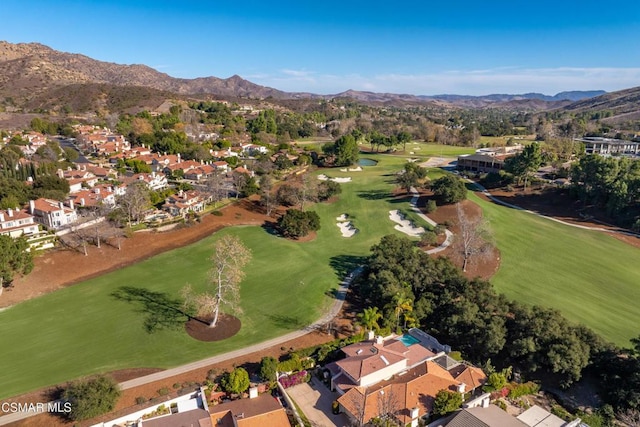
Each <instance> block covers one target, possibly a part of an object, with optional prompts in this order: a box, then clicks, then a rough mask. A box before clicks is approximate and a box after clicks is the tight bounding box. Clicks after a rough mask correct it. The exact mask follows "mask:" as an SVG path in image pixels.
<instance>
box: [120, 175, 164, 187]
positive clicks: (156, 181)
mask: <svg viewBox="0 0 640 427" xmlns="http://www.w3.org/2000/svg"><path fill="white" fill-rule="evenodd" d="M121 179H122V181H123V182H124V183H125V184H127V185H129V184H133V183H134V182H144V183H145V184H147V187H148V188H149V190H154V191H157V190H164V189H165V188H167V187H168V186H169V183H168V182H167V176H166V175H164V174H161V173H155V172H151V173H137V174H134V175H131V176H126V177H122V178H121Z"/></svg>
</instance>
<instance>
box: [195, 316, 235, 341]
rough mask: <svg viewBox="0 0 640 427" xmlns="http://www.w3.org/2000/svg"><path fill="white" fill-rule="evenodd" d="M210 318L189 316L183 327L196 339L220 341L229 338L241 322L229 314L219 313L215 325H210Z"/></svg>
mask: <svg viewBox="0 0 640 427" xmlns="http://www.w3.org/2000/svg"><path fill="white" fill-rule="evenodd" d="M209 323H211V318H209V319H202V320H200V319H195V318H191V319H189V320H188V321H187V322H186V323H185V324H184V329H185V330H186V331H187V333H188V334H189V335H190V336H191V337H192V338H195V339H197V340H198V341H207V342H211V341H221V340H224V339H227V338H231V337H232V336H234V335H235V334H237V333H238V331H239V330H240V326H241V325H242V323H241V322H240V319H238V318H237V317H235V316H231V315H229V314H221V315H220V317H218V322H217V323H216V326H215V327H213V328H212V327H210V326H209Z"/></svg>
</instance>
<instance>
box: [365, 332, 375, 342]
mask: <svg viewBox="0 0 640 427" xmlns="http://www.w3.org/2000/svg"><path fill="white" fill-rule="evenodd" d="M375 337H376V334H375V332H373V331H369V332H367V340H369V341H373V340H374V339H375Z"/></svg>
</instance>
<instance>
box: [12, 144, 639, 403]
mask: <svg viewBox="0 0 640 427" xmlns="http://www.w3.org/2000/svg"><path fill="white" fill-rule="evenodd" d="M439 147H440V146H438V148H439ZM453 148H455V147H453ZM421 154H424V151H423V153H421ZM363 157H367V158H371V159H375V160H378V161H379V163H378V165H377V166H371V167H365V168H364V170H363V171H362V172H340V171H339V170H337V169H336V170H330V171H326V170H322V171H318V172H317V173H325V174H328V175H330V176H333V177H338V176H343V177H344V176H350V177H351V178H352V182H349V183H345V184H342V189H343V192H342V194H341V195H340V198H339V200H338V201H337V202H335V203H331V204H328V203H321V204H318V205H316V206H315V207H313V209H314V210H316V211H317V212H318V214H319V215H320V217H321V225H322V228H321V230H320V231H319V232H318V234H317V237H316V239H315V240H313V241H311V242H306V243H298V242H291V241H288V240H285V239H282V238H280V237H277V236H274V235H271V234H269V233H268V232H267V231H266V230H265V229H263V228H261V227H235V228H232V229H226V230H223V231H222V232H220V233H216V234H215V235H213V236H210V237H208V238H205V239H203V240H201V241H200V242H197V243H195V244H192V245H190V246H187V247H184V248H181V249H177V250H175V251H171V252H168V253H165V254H162V255H159V256H156V257H154V258H151V259H149V260H147V261H144V262H141V263H139V264H136V265H133V266H130V267H127V268H124V269H121V270H118V271H116V272H113V273H110V274H107V275H104V276H102V277H99V278H96V279H92V280H90V281H87V282H84V283H82V284H78V285H76V286H72V287H69V288H65V289H62V290H59V291H57V292H55V293H52V294H49V295H45V296H42V297H40V298H36V299H33V300H30V301H26V302H24V303H21V304H18V305H17V306H14V307H12V308H9V309H7V310H5V311H2V312H0V343H2V345H0V358H1V359H2V360H4V361H5V362H6V363H7V364H8V365H7V366H8V368H7V369H3V370H2V371H0V384H1V385H2V387H1V388H0V399H1V398H6V397H9V396H14V395H17V394H20V393H23V392H27V391H30V390H34V389H37V388H40V387H44V386H48V385H52V384H57V383H61V382H64V381H67V380H71V379H74V378H78V377H81V376H84V375H88V374H92V373H97V372H109V371H113V370H116V369H123V368H132V367H160V368H168V367H172V366H177V365H180V364H183V363H187V362H191V361H194V360H198V359H202V358H205V357H208V356H212V355H215V354H219V353H223V352H226V351H230V350H233V349H237V348H241V347H244V346H247V345H250V344H254V343H257V342H260V341H263V340H267V339H269V338H273V337H276V336H278V335H281V334H283V333H285V332H288V331H292V330H295V329H298V328H300V327H302V326H304V325H307V324H309V323H312V322H313V321H314V320H316V319H317V318H319V317H320V315H321V313H322V312H323V310H324V309H326V308H327V307H328V306H329V305H330V304H331V303H332V301H333V299H332V297H331V296H330V294H331V290H332V289H334V288H335V287H336V286H337V284H338V282H339V280H340V278H341V277H342V275H343V274H345V273H346V272H347V271H349V270H350V269H352V268H353V267H354V264H355V263H357V262H358V261H359V260H361V257H363V256H365V255H367V254H368V252H369V248H370V247H371V246H372V245H373V244H375V243H378V242H379V240H380V238H381V237H382V236H384V235H386V234H390V233H397V231H395V230H394V228H393V226H394V223H392V222H391V221H390V220H389V216H388V212H389V210H391V209H407V208H408V203H407V202H406V201H398V200H396V199H392V198H390V197H389V194H390V191H391V190H392V189H393V187H394V183H393V181H394V176H393V172H395V171H397V170H399V169H401V168H402V165H403V164H404V162H405V161H406V157H404V156H400V155H397V156H384V155H377V154H366V155H363ZM438 175H440V172H439V171H437V172H433V173H430V177H431V178H436V177H437V176H438ZM471 197H472V198H473V200H474V201H476V202H477V203H480V204H481V206H482V207H483V209H484V211H485V214H486V215H487V217H488V218H489V219H490V220H491V222H492V224H493V228H494V231H495V236H496V240H497V244H498V247H499V248H500V250H501V256H502V260H501V261H502V264H501V268H500V271H499V272H498V274H497V276H496V277H495V279H494V280H493V282H494V284H495V286H496V288H497V289H498V290H499V291H502V292H504V293H506V294H507V295H508V296H509V297H511V298H517V299H518V300H520V301H522V302H526V303H532V304H542V305H547V306H552V307H557V308H559V309H560V310H562V312H563V313H564V314H565V315H566V316H567V317H568V318H570V319H572V320H575V321H579V322H583V323H584V324H586V325H588V326H590V327H592V328H593V329H594V330H595V331H596V332H598V333H600V334H602V335H603V336H604V337H606V338H607V339H609V340H612V341H614V342H616V343H617V344H620V345H627V341H628V339H629V338H631V337H633V336H637V334H638V330H637V324H638V320H639V319H640V307H638V305H637V301H639V300H640V287H638V286H637V284H638V283H640V270H639V269H638V268H637V265H638V263H639V261H640V251H638V250H636V249H633V248H631V247H629V246H627V245H624V244H623V243H620V242H618V241H616V240H615V239H612V238H610V237H608V236H606V235H603V234H601V233H596V232H589V231H583V230H579V229H575V228H569V227H566V226H562V225H560V224H557V223H554V222H551V221H548V220H544V219H539V218H536V217H534V216H532V215H529V214H526V213H523V212H518V211H515V210H512V209H508V208H504V207H499V206H496V205H493V204H491V203H486V202H482V201H480V200H479V199H478V198H477V197H475V196H471ZM405 200H408V199H405ZM343 213H346V214H348V215H349V219H350V220H351V221H352V222H353V224H354V226H355V227H356V228H358V229H359V232H358V233H357V234H355V236H353V237H351V238H343V237H341V234H340V231H339V229H338V227H337V226H336V220H335V218H336V217H337V216H339V215H341V214H343ZM224 233H233V234H236V235H237V236H239V237H240V238H241V239H242V240H243V242H244V243H245V244H246V245H247V246H248V247H250V248H251V250H252V252H253V259H252V261H251V263H250V264H249V265H248V266H247V268H246V272H247V276H246V279H245V281H244V283H243V284H242V288H241V289H242V292H241V293H242V307H243V309H244V312H243V314H241V315H240V316H239V317H240V319H241V320H242V329H241V330H240V332H239V333H238V334H237V335H236V336H234V337H232V338H230V339H227V340H224V341H221V342H217V343H203V342H198V341H195V340H193V339H192V338H190V337H189V336H188V335H187V334H186V333H185V332H184V329H183V324H182V322H183V318H182V317H181V316H176V315H175V311H173V310H171V309H166V306H165V305H163V304H150V303H149V300H151V301H154V300H156V301H157V302H160V303H164V302H166V301H165V300H166V299H167V298H168V299H169V300H172V299H177V298H178V295H179V291H180V289H181V288H182V287H183V286H184V285H185V284H186V283H190V284H191V285H192V286H193V287H194V288H196V289H204V288H205V287H206V283H207V278H206V276H207V270H208V268H209V263H208V258H209V256H210V254H211V253H212V248H213V245H214V243H215V240H216V239H217V238H219V236H221V235H223V234H224ZM79 256H80V255H79ZM70 268H73V266H70ZM114 293H117V294H119V295H120V298H116V297H115V296H114ZM126 298H133V299H134V301H127V300H126ZM145 298H146V300H145ZM136 301H137V302H136ZM143 301H146V303H143ZM169 305H171V302H170V301H169ZM145 309H146V310H145ZM150 314H153V315H155V317H153V316H152V317H150ZM145 321H146V322H151V323H152V324H155V325H156V326H164V327H159V328H158V329H157V330H155V331H153V332H151V333H150V332H147V331H146V329H145ZM160 321H162V322H160ZM164 323H166V325H163V324H164Z"/></svg>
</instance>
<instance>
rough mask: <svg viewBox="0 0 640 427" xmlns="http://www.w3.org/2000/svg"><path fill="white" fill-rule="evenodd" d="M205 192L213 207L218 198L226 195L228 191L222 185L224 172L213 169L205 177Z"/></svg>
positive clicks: (220, 198)
mask: <svg viewBox="0 0 640 427" xmlns="http://www.w3.org/2000/svg"><path fill="white" fill-rule="evenodd" d="M206 193H207V194H208V195H209V196H210V197H211V200H212V201H213V206H214V207H215V206H216V205H217V204H218V202H219V201H220V200H222V199H224V198H226V197H227V195H228V193H227V191H226V189H225V186H224V174H222V173H220V172H218V171H215V172H214V173H213V175H211V176H210V177H209V179H207V183H206Z"/></svg>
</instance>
